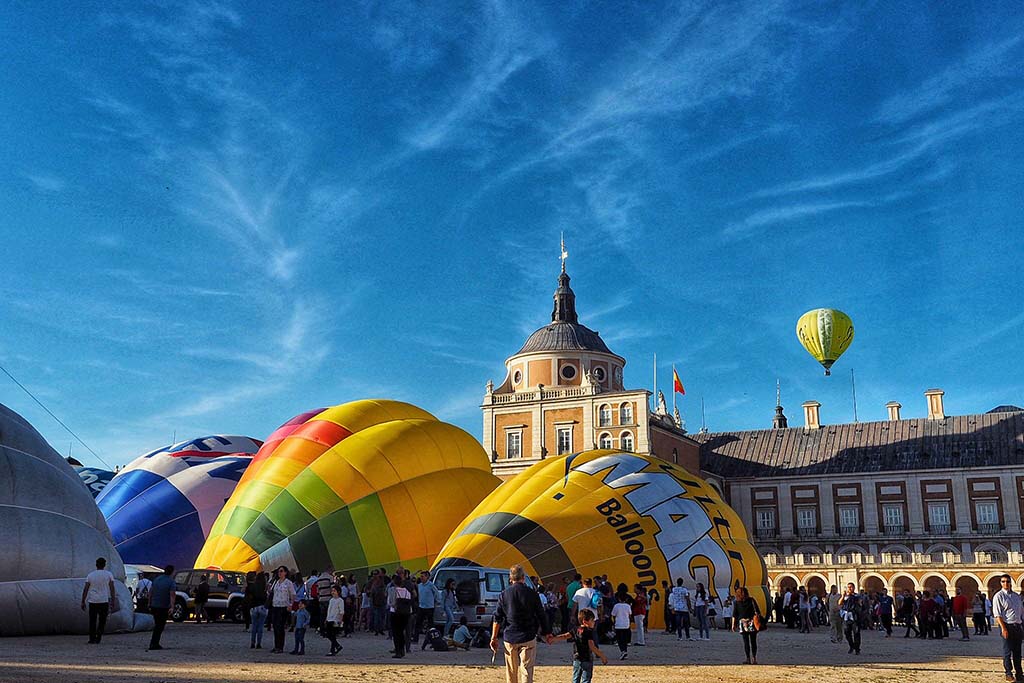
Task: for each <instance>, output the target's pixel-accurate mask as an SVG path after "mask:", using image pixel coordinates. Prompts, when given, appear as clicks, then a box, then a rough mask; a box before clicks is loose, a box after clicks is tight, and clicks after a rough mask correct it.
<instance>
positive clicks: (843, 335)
mask: <svg viewBox="0 0 1024 683" xmlns="http://www.w3.org/2000/svg"><path fill="white" fill-rule="evenodd" d="M796 336H797V339H799V340H800V344H801V345H802V346H803V347H804V348H805V349H807V353H809V354H811V355H812V356H814V359H815V360H816V361H818V362H819V363H821V364H822V366H823V367H824V368H825V374H826V375H831V374H832V371H831V368H832V364H833V363H835V362H836V361H837V360H838V359H839V357H840V356H841V355H843V352H844V351H846V349H848V348H850V344H851V343H852V342H853V321H852V320H850V316H848V315H846V314H845V313H843V312H842V311H839V310H836V309H834V308H816V309H814V310H813V311H807V312H806V313H804V314H803V315H802V316H800V320H798V321H797V323H796Z"/></svg>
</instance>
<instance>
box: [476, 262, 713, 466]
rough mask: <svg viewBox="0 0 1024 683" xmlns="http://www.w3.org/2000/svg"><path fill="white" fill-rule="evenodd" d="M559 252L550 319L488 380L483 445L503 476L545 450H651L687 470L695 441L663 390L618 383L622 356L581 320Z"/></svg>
mask: <svg viewBox="0 0 1024 683" xmlns="http://www.w3.org/2000/svg"><path fill="white" fill-rule="evenodd" d="M564 256H565V255H564V252H563V259H562V272H561V274H560V275H559V276H558V288H557V289H556V290H555V297H554V298H555V306H554V310H553V311H552V313H551V322H550V323H548V324H547V325H545V326H543V327H541V328H540V329H538V330H537V331H536V332H534V333H533V334H531V335H530V337H529V338H528V339H527V340H526V342H525V343H524V344H523V346H522V348H520V349H519V351H517V352H516V353H515V354H514V355H512V356H511V357H510V358H509V359H508V360H506V361H505V379H504V381H503V382H502V383H501V384H500V385H499V386H497V387H495V386H494V384H493V382H488V383H487V393H486V395H485V396H484V401H483V405H482V406H481V408H482V409H483V418H484V430H483V446H484V450H485V451H487V452H488V453H490V454H491V461H492V465H491V470H492V471H493V472H494V474H495V475H496V476H498V477H501V478H502V479H508V478H509V477H511V476H513V475H516V474H518V473H520V472H522V471H523V470H525V469H526V468H527V467H529V466H530V465H532V464H534V463H536V462H539V461H540V460H543V459H544V458H546V457H548V456H557V455H562V454H564V453H575V452H579V451H586V450H591V449H595V448H614V449H618V450H623V451H636V452H640V453H650V454H652V455H655V456H657V457H660V458H663V459H665V460H667V461H669V462H673V463H677V464H679V465H681V466H683V467H685V468H687V469H688V470H690V471H691V472H697V471H698V469H699V467H700V446H699V444H698V443H697V442H696V441H694V440H693V439H691V438H690V437H689V436H687V435H686V431H685V430H684V429H683V428H682V427H681V423H680V421H679V418H678V415H675V416H673V415H669V414H668V410H667V409H666V408H665V401H664V397H662V396H659V397H658V408H657V409H656V410H654V411H653V412H652V411H651V409H650V407H649V399H650V396H651V393H650V392H649V391H647V390H646V389H627V388H626V387H625V385H624V384H623V369H624V368H625V366H626V359H625V358H623V357H622V356H619V355H618V354H616V353H614V352H612V351H611V349H609V348H608V346H607V344H605V343H604V340H602V339H601V335H599V334H598V333H597V332H595V331H594V330H592V329H590V328H589V327H586V326H585V325H582V324H580V322H579V316H578V315H577V313H576V294H575V293H574V292H573V291H572V288H571V287H570V286H569V275H568V274H567V273H566V272H565V257H564Z"/></svg>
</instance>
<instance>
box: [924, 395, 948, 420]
mask: <svg viewBox="0 0 1024 683" xmlns="http://www.w3.org/2000/svg"><path fill="white" fill-rule="evenodd" d="M945 393H946V392H945V391H943V390H942V389H929V390H928V391H926V392H924V397H925V398H926V399H928V419H929V420H945V419H946V411H945V409H944V408H943V406H942V397H943V396H944V395H945Z"/></svg>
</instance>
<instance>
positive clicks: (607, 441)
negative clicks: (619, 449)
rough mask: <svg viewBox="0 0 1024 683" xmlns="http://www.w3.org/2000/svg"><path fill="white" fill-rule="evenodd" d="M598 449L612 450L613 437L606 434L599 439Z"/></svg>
mask: <svg viewBox="0 0 1024 683" xmlns="http://www.w3.org/2000/svg"><path fill="white" fill-rule="evenodd" d="M597 447H598V448H611V447H612V435H611V434H609V433H608V432H605V433H604V434H602V435H601V436H599V437H598V439H597Z"/></svg>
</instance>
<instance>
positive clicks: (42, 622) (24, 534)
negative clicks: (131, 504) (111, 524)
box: [0, 405, 153, 636]
mask: <svg viewBox="0 0 1024 683" xmlns="http://www.w3.org/2000/svg"><path fill="white" fill-rule="evenodd" d="M0 508H2V509H3V515H4V518H3V519H4V521H3V524H2V525H0V548H3V551H2V552H0V636H24V635H39V634H45V633H88V632H89V618H88V615H87V614H86V613H85V612H83V611H82V610H81V608H80V607H79V603H80V602H81V599H82V589H83V588H84V587H85V577H86V575H87V574H88V573H89V572H90V571H92V570H93V569H95V568H96V564H95V562H96V558H98V557H103V558H105V559H106V560H107V569H109V570H110V572H111V573H112V574H113V575H114V579H115V581H114V588H115V591H116V595H117V598H118V609H117V610H116V611H113V612H111V614H110V617H109V619H108V620H107V631H108V632H113V631H124V630H141V629H145V628H152V626H153V618H152V617H151V616H149V615H147V614H135V613H133V612H132V598H131V593H130V592H129V591H128V588H127V586H125V584H124V579H125V574H124V565H123V564H122V563H121V558H120V557H118V555H117V552H116V551H115V550H114V547H113V545H112V544H111V541H110V532H109V531H108V530H107V524H106V522H104V521H103V515H101V514H100V511H99V510H98V509H97V508H96V503H95V502H94V501H93V498H92V495H91V494H90V493H89V490H88V489H87V488H86V486H85V484H84V483H82V480H81V479H79V478H78V475H77V474H76V473H75V471H74V470H73V469H72V468H71V465H69V464H68V463H67V461H66V460H64V458H62V457H61V456H60V455H58V454H57V452H56V451H54V450H53V448H51V447H50V445H49V444H48V443H46V440H45V439H43V437H42V436H40V435H39V432H37V431H36V430H35V429H33V428H32V426H31V425H30V424H29V423H28V422H26V421H25V419H24V418H22V417H21V416H20V415H18V414H17V413H15V412H14V411H12V410H10V409H9V408H7V407H6V406H4V405H0Z"/></svg>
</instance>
